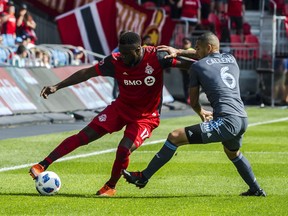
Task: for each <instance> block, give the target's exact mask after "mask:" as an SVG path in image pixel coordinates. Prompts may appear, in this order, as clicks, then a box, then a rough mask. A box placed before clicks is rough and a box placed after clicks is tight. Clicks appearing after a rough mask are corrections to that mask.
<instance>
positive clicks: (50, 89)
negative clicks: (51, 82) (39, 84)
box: [40, 86, 57, 99]
mask: <svg viewBox="0 0 288 216" xmlns="http://www.w3.org/2000/svg"><path fill="white" fill-rule="evenodd" d="M56 91H57V88H56V87H55V86H44V87H43V89H42V91H41V93H40V97H43V98H45V99H47V98H48V95H50V94H53V93H55V92H56Z"/></svg>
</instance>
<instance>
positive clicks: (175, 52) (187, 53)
mask: <svg viewBox="0 0 288 216" xmlns="http://www.w3.org/2000/svg"><path fill="white" fill-rule="evenodd" d="M157 50H159V51H166V52H168V53H169V55H167V56H165V58H176V57H177V56H183V57H188V58H192V59H198V57H197V55H196V50H195V49H189V50H183V49H176V48H174V47H170V46H166V45H160V46H157Z"/></svg>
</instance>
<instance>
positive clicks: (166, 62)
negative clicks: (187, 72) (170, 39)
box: [157, 51, 177, 68]
mask: <svg viewBox="0 0 288 216" xmlns="http://www.w3.org/2000/svg"><path fill="white" fill-rule="evenodd" d="M166 55H169V54H168V52H165V51H157V57H158V60H159V63H160V65H161V66H162V68H168V67H175V66H176V62H177V61H176V59H174V58H167V59H165V58H164V57H165V56H166Z"/></svg>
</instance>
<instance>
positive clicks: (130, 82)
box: [124, 80, 142, 86]
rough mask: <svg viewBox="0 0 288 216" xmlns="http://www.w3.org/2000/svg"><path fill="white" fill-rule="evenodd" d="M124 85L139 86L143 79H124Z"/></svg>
mask: <svg viewBox="0 0 288 216" xmlns="http://www.w3.org/2000/svg"><path fill="white" fill-rule="evenodd" d="M124 85H129V86H131V85H133V86H138V85H142V81H141V80H124Z"/></svg>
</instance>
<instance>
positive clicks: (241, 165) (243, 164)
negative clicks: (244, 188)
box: [231, 153, 260, 192]
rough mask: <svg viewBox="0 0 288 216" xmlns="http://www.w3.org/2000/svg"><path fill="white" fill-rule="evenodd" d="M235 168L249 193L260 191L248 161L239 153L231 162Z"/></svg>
mask: <svg viewBox="0 0 288 216" xmlns="http://www.w3.org/2000/svg"><path fill="white" fill-rule="evenodd" d="M231 161H232V162H233V164H234V165H235V167H236V168H237V171H238V173H239V174H240V176H241V177H242V179H243V180H244V181H245V182H246V184H248V186H249V187H250V190H251V191H253V192H254V191H257V190H259V189H260V186H259V184H258V182H257V181H256V178H255V176H254V173H253V171H252V167H251V165H250V163H249V161H248V160H247V159H246V158H245V157H244V156H243V155H242V153H240V155H239V156H238V157H236V158H234V159H233V160H231Z"/></svg>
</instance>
